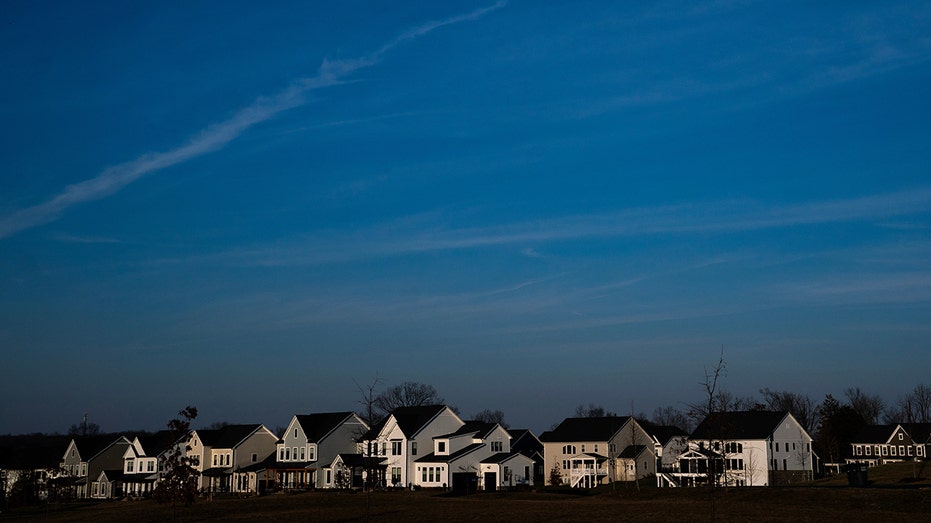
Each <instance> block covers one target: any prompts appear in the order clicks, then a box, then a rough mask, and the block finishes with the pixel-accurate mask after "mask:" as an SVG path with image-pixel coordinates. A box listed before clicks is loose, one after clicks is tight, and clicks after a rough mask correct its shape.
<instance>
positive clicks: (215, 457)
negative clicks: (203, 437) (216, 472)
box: [213, 454, 217, 467]
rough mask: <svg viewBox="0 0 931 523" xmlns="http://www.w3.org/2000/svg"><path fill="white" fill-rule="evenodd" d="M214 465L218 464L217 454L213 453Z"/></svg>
mask: <svg viewBox="0 0 931 523" xmlns="http://www.w3.org/2000/svg"><path fill="white" fill-rule="evenodd" d="M213 466H214V467H216V466H217V455H216V454H214V455H213Z"/></svg>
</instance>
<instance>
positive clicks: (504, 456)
mask: <svg viewBox="0 0 931 523" xmlns="http://www.w3.org/2000/svg"><path fill="white" fill-rule="evenodd" d="M518 454H520V452H512V453H510V454H508V453H507V452H499V453H497V454H492V455H491V456H488V457H487V458H485V459H483V460H482V463H502V462H505V461H507V460H509V459H511V458H513V457H514V456H516V455H518ZM521 455H522V456H523V454H521ZM524 457H525V458H526V457H527V456H524Z"/></svg>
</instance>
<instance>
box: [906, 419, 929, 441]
mask: <svg viewBox="0 0 931 523" xmlns="http://www.w3.org/2000/svg"><path fill="white" fill-rule="evenodd" d="M902 428H903V429H905V432H908V435H909V436H911V437H912V441H914V442H915V443H931V423H902Z"/></svg>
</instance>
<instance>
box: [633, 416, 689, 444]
mask: <svg viewBox="0 0 931 523" xmlns="http://www.w3.org/2000/svg"><path fill="white" fill-rule="evenodd" d="M637 423H639V424H640V426H641V427H643V430H645V431H646V433H647V434H649V435H650V436H651V437H653V438H656V441H658V442H659V444H660V445H665V444H666V443H669V441H670V440H671V439H673V438H679V437H688V435H689V433H688V432H686V431H684V430H682V429H680V428H679V427H676V426H675V425H656V424H654V423H652V422H649V421H641V420H637Z"/></svg>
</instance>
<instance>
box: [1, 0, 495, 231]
mask: <svg viewBox="0 0 931 523" xmlns="http://www.w3.org/2000/svg"><path fill="white" fill-rule="evenodd" d="M505 4H506V2H504V1H499V2H498V3H496V4H494V5H491V6H488V7H483V8H480V9H476V10H474V11H472V12H470V13H466V14H462V15H457V16H452V17H449V18H445V19H441V20H434V21H430V22H427V23H425V24H423V25H421V26H418V27H415V28H413V29H410V30H408V31H405V32H403V33H401V34H400V35H399V36H397V37H396V38H394V39H393V40H391V41H389V42H388V43H386V44H384V45H383V46H382V47H381V48H379V49H378V50H377V51H375V52H373V53H371V54H368V55H365V56H361V57H357V58H354V59H349V60H335V61H331V60H324V61H323V63H322V64H321V65H320V68H319V70H318V72H317V75H315V76H312V77H307V78H302V79H300V80H298V81H296V82H294V83H293V84H292V85H290V86H288V87H287V88H286V89H284V90H283V91H281V92H279V93H277V94H275V95H273V96H269V97H260V98H258V99H257V100H256V101H255V102H254V103H253V104H252V105H249V106H247V107H244V108H242V109H240V110H239V111H237V112H236V113H235V114H234V115H233V116H232V117H231V118H229V119H228V120H225V121H222V122H219V123H216V124H214V125H210V126H208V127H207V128H205V129H203V130H202V131H201V132H200V133H198V134H197V135H196V136H195V137H194V138H192V139H191V140H189V141H188V142H187V143H186V144H184V145H181V146H179V147H176V148H175V149H171V150H169V151H164V152H153V153H146V154H143V155H141V156H140V157H138V158H136V159H135V160H132V161H129V162H126V163H122V164H119V165H116V166H113V167H110V168H108V169H105V170H104V171H102V172H101V173H100V174H98V175H97V176H95V177H93V178H90V179H88V180H84V181H82V182H78V183H75V184H72V185H69V186H67V187H65V189H64V190H63V191H62V192H61V193H59V194H58V195H56V196H54V197H52V198H51V199H49V200H48V201H46V202H43V203H41V204H38V205H35V206H32V207H27V208H24V209H20V210H18V211H15V212H13V213H12V214H10V215H8V216H6V217H4V218H2V219H0V238H5V237H8V236H11V235H13V234H16V233H18V232H20V231H23V230H26V229H30V228H33V227H37V226H39V225H43V224H46V223H49V222H52V221H55V220H57V219H58V218H59V217H60V216H61V214H62V213H64V212H65V211H66V210H67V209H69V208H71V207H72V206H74V205H77V204H80V203H83V202H89V201H94V200H99V199H102V198H105V197H107V196H110V195H112V194H114V193H116V192H118V191H120V190H121V189H123V188H124V187H126V186H127V185H129V184H131V183H133V182H135V181H136V180H138V179H140V178H142V177H144V176H147V175H150V174H153V173H155V172H158V171H160V170H163V169H166V168H168V167H172V166H174V165H178V164H181V163H184V162H186V161H188V160H191V159H193V158H197V157H199V156H203V155H204V154H207V153H210V152H213V151H216V150H218V149H221V148H223V147H224V146H226V145H227V144H229V143H230V142H231V141H233V140H234V139H236V138H237V137H239V136H240V135H241V134H242V133H244V132H245V131H246V130H248V129H249V128H251V127H253V126H255V125H256V124H259V123H261V122H264V121H267V120H269V119H271V118H273V117H275V116H276V115H278V114H279V113H281V112H283V111H287V110H288V109H293V108H295V107H298V106H301V105H304V103H306V101H305V98H304V95H305V94H306V93H307V92H308V91H311V90H314V89H320V88H323V87H330V86H334V85H337V84H339V83H341V82H343V81H344V78H345V77H346V76H348V75H350V74H352V73H354V72H356V71H358V70H360V69H363V68H367V67H371V66H373V65H375V64H377V63H378V62H379V61H380V60H381V59H382V58H383V57H384V55H385V54H387V53H388V52H390V51H392V50H393V49H394V48H396V47H397V46H399V45H401V44H403V43H405V42H407V41H410V40H414V39H416V38H418V37H421V36H423V35H426V34H427V33H429V32H431V31H433V30H435V29H438V28H440V27H444V26H448V25H452V24H457V23H461V22H468V21H473V20H477V19H478V18H481V17H482V16H484V15H485V14H487V13H490V12H491V11H494V10H496V9H500V8H501V7H503V6H504V5H505Z"/></svg>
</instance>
